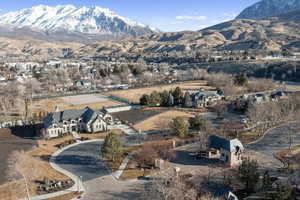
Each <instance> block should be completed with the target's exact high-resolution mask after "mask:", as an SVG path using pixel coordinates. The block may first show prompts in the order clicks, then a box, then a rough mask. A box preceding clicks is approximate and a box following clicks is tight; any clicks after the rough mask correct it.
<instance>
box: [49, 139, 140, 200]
mask: <svg viewBox="0 0 300 200" xmlns="http://www.w3.org/2000/svg"><path fill="white" fill-rule="evenodd" d="M102 143H103V142H100V141H97V142H89V143H82V144H78V145H76V146H74V147H71V148H68V149H66V150H65V151H63V152H62V153H60V154H59V155H58V156H57V157H56V158H55V160H54V162H55V163H56V164H57V165H58V166H59V167H61V168H63V169H65V170H67V171H69V172H71V173H73V174H75V175H76V176H78V177H82V180H83V184H84V187H85V190H86V191H85V195H84V197H83V199H84V200H110V199H118V200H122V199H138V196H139V193H140V187H142V185H143V182H142V181H137V180H134V181H117V180H115V179H114V178H113V177H112V176H111V174H110V172H109V171H108V169H107V168H106V167H105V165H104V163H103V162H101V160H100V159H99V156H100V148H101V145H102Z"/></svg>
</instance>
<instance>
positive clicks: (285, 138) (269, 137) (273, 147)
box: [246, 125, 300, 167]
mask: <svg viewBox="0 0 300 200" xmlns="http://www.w3.org/2000/svg"><path fill="white" fill-rule="evenodd" d="M291 126H292V125H283V126H280V127H277V128H274V129H272V130H271V131H269V132H268V133H267V134H266V135H265V136H264V137H263V138H262V139H261V140H259V141H258V142H256V143H253V144H249V145H247V146H246V149H247V150H252V151H255V152H257V153H260V154H262V155H263V156H264V157H265V158H267V159H270V160H272V161H273V163H272V165H273V166H270V167H281V166H282V164H281V163H280V161H278V160H277V159H276V158H275V157H274V156H273V154H274V153H275V152H277V151H279V150H282V149H286V148H289V145H290V143H289V141H290V139H289V138H290V137H289V134H288V132H289V127H291ZM290 132H291V138H292V146H296V145H299V144H300V133H299V132H298V133H295V132H292V131H290ZM270 164H271V163H270ZM274 164H275V166H274Z"/></svg>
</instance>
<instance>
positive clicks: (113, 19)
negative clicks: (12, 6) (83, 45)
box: [0, 5, 156, 39]
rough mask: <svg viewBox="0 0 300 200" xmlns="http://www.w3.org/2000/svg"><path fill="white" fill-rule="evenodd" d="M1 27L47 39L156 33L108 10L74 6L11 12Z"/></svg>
mask: <svg viewBox="0 0 300 200" xmlns="http://www.w3.org/2000/svg"><path fill="white" fill-rule="evenodd" d="M1 26H2V27H6V28H7V27H10V29H11V30H13V31H14V32H15V31H17V30H19V31H20V30H22V31H21V32H22V33H24V32H34V33H35V34H37V33H44V34H47V36H53V35H55V34H57V33H59V35H63V33H65V34H68V35H77V36H78V37H79V36H80V37H83V36H82V35H89V37H92V36H93V37H95V36H99V37H100V38H103V37H105V38H107V39H110V36H111V39H117V38H123V37H125V36H140V35H143V34H147V33H154V32H156V31H155V30H154V29H152V28H150V27H149V26H146V25H144V24H141V23H138V22H135V21H133V20H130V19H127V18H125V17H122V16H119V15H117V14H116V13H114V12H112V11H111V10H109V9H107V8H101V7H96V6H93V7H90V8H87V7H81V8H77V7H75V6H73V5H58V6H55V7H50V6H46V5H39V6H35V7H32V8H27V9H22V10H19V11H15V12H9V13H7V14H4V15H2V16H0V27H1ZM25 30H26V31H25ZM0 32H1V30H0ZM101 36H103V37H101Z"/></svg>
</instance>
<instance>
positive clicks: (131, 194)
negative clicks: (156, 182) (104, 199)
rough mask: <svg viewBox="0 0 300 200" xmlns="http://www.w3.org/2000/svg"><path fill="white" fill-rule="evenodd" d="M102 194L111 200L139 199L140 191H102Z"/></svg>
mask: <svg viewBox="0 0 300 200" xmlns="http://www.w3.org/2000/svg"><path fill="white" fill-rule="evenodd" d="M103 193H104V194H105V195H107V196H109V199H111V200H121V199H141V190H139V189H137V188H130V189H129V190H126V191H123V192H113V191H103Z"/></svg>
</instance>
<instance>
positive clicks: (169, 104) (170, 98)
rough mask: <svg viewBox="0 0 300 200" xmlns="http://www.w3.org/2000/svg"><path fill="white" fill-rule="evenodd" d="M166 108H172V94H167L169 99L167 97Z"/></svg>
mask: <svg viewBox="0 0 300 200" xmlns="http://www.w3.org/2000/svg"><path fill="white" fill-rule="evenodd" d="M167 106H169V107H172V106H174V97H173V95H172V93H171V92H170V93H169V97H168V102H167Z"/></svg>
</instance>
